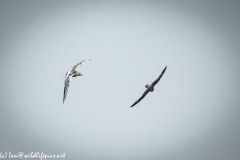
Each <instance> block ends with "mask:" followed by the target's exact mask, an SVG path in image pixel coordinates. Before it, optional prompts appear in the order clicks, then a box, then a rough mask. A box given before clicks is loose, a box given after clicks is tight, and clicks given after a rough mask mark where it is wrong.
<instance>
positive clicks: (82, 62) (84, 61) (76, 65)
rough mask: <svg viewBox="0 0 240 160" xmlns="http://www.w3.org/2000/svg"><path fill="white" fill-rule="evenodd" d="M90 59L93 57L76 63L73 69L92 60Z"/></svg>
mask: <svg viewBox="0 0 240 160" xmlns="http://www.w3.org/2000/svg"><path fill="white" fill-rule="evenodd" d="M90 60H91V59H87V60H83V61H81V62H79V63H77V64H75V65H74V66H73V68H72V70H77V67H78V66H79V65H80V64H84V63H86V62H88V61H90Z"/></svg>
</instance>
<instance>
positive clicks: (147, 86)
mask: <svg viewBox="0 0 240 160" xmlns="http://www.w3.org/2000/svg"><path fill="white" fill-rule="evenodd" d="M166 69H167V66H166V67H165V68H164V70H163V71H162V73H161V75H160V76H159V77H158V78H157V79H156V80H155V81H154V82H153V83H152V84H151V85H148V84H147V85H146V86H145V87H146V88H147V89H146V91H145V92H144V93H143V95H142V96H141V97H140V98H139V99H138V100H137V101H136V102H135V103H133V105H131V107H133V106H135V105H136V104H137V103H138V102H140V101H141V100H142V99H143V98H144V97H145V96H146V95H147V94H148V92H153V91H154V86H155V85H156V84H157V83H158V81H159V80H160V79H161V77H162V76H163V74H164V72H165V70H166ZM131 107H130V108H131Z"/></svg>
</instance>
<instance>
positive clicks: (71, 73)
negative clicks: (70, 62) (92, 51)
mask: <svg viewBox="0 0 240 160" xmlns="http://www.w3.org/2000/svg"><path fill="white" fill-rule="evenodd" d="M90 60H91V59H88V60H83V61H81V62H79V63H77V64H76V65H74V66H73V68H72V70H71V71H67V73H66V75H65V76H64V78H65V82H64V92H63V103H64V101H65V98H66V96H67V92H68V88H69V85H70V82H71V79H72V77H77V76H83V75H82V74H81V73H80V72H78V71H77V68H78V66H79V65H81V64H84V63H86V62H88V61H90Z"/></svg>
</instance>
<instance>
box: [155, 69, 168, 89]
mask: <svg viewBox="0 0 240 160" xmlns="http://www.w3.org/2000/svg"><path fill="white" fill-rule="evenodd" d="M166 69H167V66H166V67H165V68H164V70H163V71H162V73H161V75H160V76H159V77H158V78H157V79H156V80H155V81H154V82H153V83H152V86H155V85H156V84H157V83H158V81H159V80H160V79H161V78H162V76H163V74H164V72H165V70H166Z"/></svg>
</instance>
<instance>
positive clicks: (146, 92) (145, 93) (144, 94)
mask: <svg viewBox="0 0 240 160" xmlns="http://www.w3.org/2000/svg"><path fill="white" fill-rule="evenodd" d="M148 92H149V88H148V89H147V90H146V91H145V92H144V93H143V95H142V96H141V97H140V98H139V99H138V100H137V101H136V102H135V103H133V105H131V107H133V106H135V105H136V104H137V103H138V102H140V101H141V100H142V99H143V98H144V97H145V96H146V95H147V94H148ZM131 107H130V108H131Z"/></svg>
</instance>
